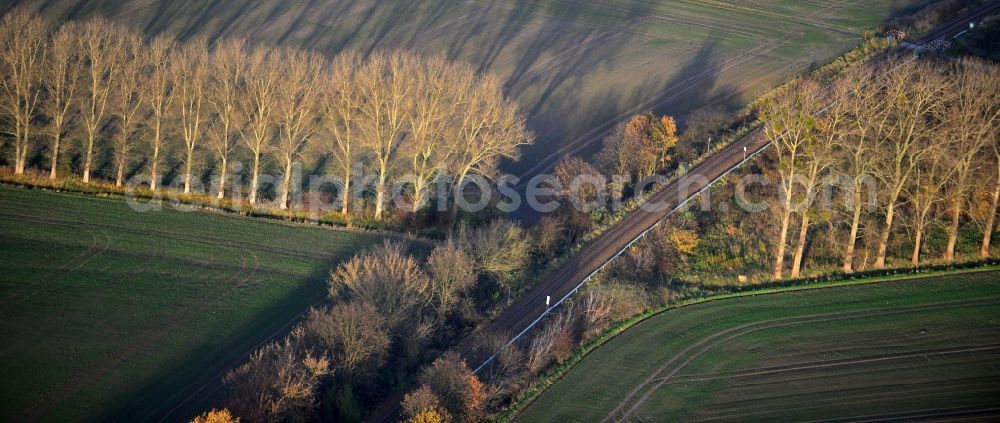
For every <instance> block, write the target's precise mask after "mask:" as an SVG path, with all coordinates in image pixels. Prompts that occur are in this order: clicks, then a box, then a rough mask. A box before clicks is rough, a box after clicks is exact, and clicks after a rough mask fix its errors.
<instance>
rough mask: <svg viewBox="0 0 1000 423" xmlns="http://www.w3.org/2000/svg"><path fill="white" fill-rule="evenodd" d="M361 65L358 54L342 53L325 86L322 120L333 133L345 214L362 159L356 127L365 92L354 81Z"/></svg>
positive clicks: (347, 212)
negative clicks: (353, 180)
mask: <svg viewBox="0 0 1000 423" xmlns="http://www.w3.org/2000/svg"><path fill="white" fill-rule="evenodd" d="M359 66H360V58H359V57H358V56H357V54H354V53H345V54H343V55H340V56H338V57H337V58H336V59H334V61H333V64H332V65H331V66H330V70H329V72H328V73H327V74H326V75H327V77H326V78H325V79H324V80H323V86H322V89H323V94H324V97H323V99H322V110H323V121H322V122H323V126H324V128H325V129H326V131H327V132H329V134H330V145H329V150H330V154H331V156H332V159H333V165H334V167H335V169H336V172H337V173H338V174H339V176H340V177H341V178H342V182H343V186H341V187H340V197H341V198H340V201H341V204H340V212H341V213H343V214H344V215H349V214H350V206H351V197H352V191H351V178H353V177H354V165H355V163H356V162H357V161H358V160H360V158H361V149H362V146H361V145H360V143H359V140H358V137H357V131H356V129H357V127H358V124H359V119H360V118H361V111H360V107H361V95H360V90H359V89H358V87H357V86H356V85H355V84H354V82H353V80H354V76H355V73H356V72H357V71H358V67H359Z"/></svg>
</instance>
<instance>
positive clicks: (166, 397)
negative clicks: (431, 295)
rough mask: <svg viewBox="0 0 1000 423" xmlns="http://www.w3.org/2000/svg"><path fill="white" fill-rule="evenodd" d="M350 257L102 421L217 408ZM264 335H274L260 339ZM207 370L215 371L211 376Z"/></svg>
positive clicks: (329, 265)
mask: <svg viewBox="0 0 1000 423" xmlns="http://www.w3.org/2000/svg"><path fill="white" fill-rule="evenodd" d="M422 248H423V247H420V246H412V247H411V252H412V253H414V254H417V255H418V256H420V255H422V254H426V251H423V249H422ZM337 254H339V253H337ZM345 257H346V256H345ZM345 257H340V258H336V259H332V260H329V261H327V262H326V263H325V264H322V265H318V266H316V267H315V269H314V270H313V271H312V273H310V274H309V275H308V276H307V277H305V278H301V279H298V280H297V281H284V283H296V284H297V287H296V288H295V289H294V290H292V291H291V292H289V293H288V295H285V296H284V297H282V298H280V299H278V300H277V301H275V302H273V304H272V305H271V306H270V307H268V308H266V309H264V310H262V311H260V312H259V313H257V315H256V316H255V317H254V318H252V319H250V320H249V321H248V322H247V323H246V324H245V325H244V326H243V327H240V328H234V329H233V330H232V331H231V332H230V333H229V334H228V335H226V334H223V333H219V334H215V335H216V336H212V337H210V338H212V339H213V340H212V341H211V342H210V343H207V344H205V345H201V346H198V347H197V348H195V349H194V350H193V351H192V352H191V353H189V354H187V355H186V356H183V357H181V358H179V359H178V360H176V361H175V362H172V363H170V364H169V365H168V366H164V369H163V370H162V371H161V372H159V373H158V375H157V376H156V377H154V378H152V380H151V381H150V382H149V383H147V384H146V385H144V386H142V387H137V388H136V389H135V390H134V392H135V393H134V395H131V396H130V397H128V398H122V399H121V401H116V403H118V404H121V406H120V407H118V408H115V409H113V410H109V411H108V413H107V414H106V415H104V416H101V420H103V421H115V422H162V421H186V420H188V419H190V418H192V417H193V416H194V415H195V414H198V413H201V412H203V411H205V410H208V409H210V408H211V407H212V406H218V404H219V401H221V400H223V399H224V395H225V393H226V392H225V386H224V384H223V382H222V378H223V377H224V376H225V373H226V372H227V371H228V370H229V369H232V368H235V367H236V366H239V365H240V364H242V363H244V362H245V361H246V360H247V359H248V358H249V354H250V353H251V352H252V351H253V350H255V349H257V348H259V347H260V346H262V345H264V344H266V343H268V342H272V341H275V340H279V339H281V337H283V336H285V335H286V334H287V333H288V332H289V331H290V330H291V328H292V327H293V326H294V325H295V324H296V323H298V322H299V321H300V320H301V318H303V317H304V312H305V311H307V310H308V308H307V306H316V305H320V304H324V303H325V302H326V298H327V289H328V288H327V281H328V279H329V276H330V271H331V270H332V269H334V268H336V266H337V265H339V264H340V263H341V262H342V261H343V260H344V259H345ZM262 270H264V272H260V273H258V275H257V279H260V278H261V277H265V278H271V279H272V280H270V281H269V282H275V281H274V280H273V278H274V277H275V276H280V275H274V274H272V273H271V272H268V271H267V269H262ZM251 285H252V284H251ZM246 289H250V288H246ZM223 295H233V293H232V292H229V291H227V292H225V293H223ZM300 311H301V313H300ZM205 312H208V311H205ZM213 312H227V310H224V309H220V310H215V311H213ZM261 333H267V334H269V335H268V336H266V337H265V338H263V339H259V335H260V334H261ZM206 370H210V371H209V372H207V373H206Z"/></svg>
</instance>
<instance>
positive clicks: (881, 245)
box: [875, 203, 896, 269]
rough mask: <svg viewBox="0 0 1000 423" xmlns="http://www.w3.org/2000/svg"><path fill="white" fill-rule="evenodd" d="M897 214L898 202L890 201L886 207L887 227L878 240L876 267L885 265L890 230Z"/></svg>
mask: <svg viewBox="0 0 1000 423" xmlns="http://www.w3.org/2000/svg"><path fill="white" fill-rule="evenodd" d="M895 214H896V204H895V203H889V208H888V209H886V213H885V227H884V228H882V233H881V234H880V236H879V240H878V255H876V256H875V268H876V269H882V268H884V267H885V252H886V250H887V249H888V248H889V232H891V231H892V220H893V218H894V217H895Z"/></svg>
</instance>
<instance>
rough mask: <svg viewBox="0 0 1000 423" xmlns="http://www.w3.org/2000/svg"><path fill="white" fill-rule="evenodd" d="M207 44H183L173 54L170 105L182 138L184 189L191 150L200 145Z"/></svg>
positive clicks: (188, 184)
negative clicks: (172, 101) (171, 103)
mask: <svg viewBox="0 0 1000 423" xmlns="http://www.w3.org/2000/svg"><path fill="white" fill-rule="evenodd" d="M207 58H208V47H207V45H206V43H205V41H204V40H197V41H192V42H189V43H187V44H185V45H184V47H183V48H182V49H180V50H179V51H178V52H177V54H175V55H174V65H173V67H172V68H171V69H172V71H173V72H172V74H173V88H174V95H175V101H174V107H175V109H176V113H177V118H178V119H177V121H178V124H179V125H180V128H181V136H182V137H183V139H184V193H185V194H187V193H190V192H191V179H192V168H193V166H194V160H195V157H194V151H195V149H196V148H198V147H199V146H200V145H201V142H202V136H203V135H204V131H205V128H204V124H205V120H206V114H207V112H208V107H206V106H205V98H206V91H207V88H208V87H207V85H208V64H207V63H206V61H207Z"/></svg>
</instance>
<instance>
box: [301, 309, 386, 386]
mask: <svg viewBox="0 0 1000 423" xmlns="http://www.w3.org/2000/svg"><path fill="white" fill-rule="evenodd" d="M306 328H307V329H308V331H309V333H310V334H312V335H313V336H314V337H316V338H317V339H318V340H319V341H320V343H321V344H322V345H323V347H324V348H325V350H326V351H329V352H330V356H331V358H332V359H333V364H334V366H336V367H337V368H338V369H340V370H342V371H343V373H344V375H345V377H346V378H347V379H348V380H351V379H352V378H355V377H358V373H359V371H360V370H361V369H362V368H363V367H364V366H365V365H366V364H374V365H377V364H378V363H379V362H381V360H383V359H384V358H385V355H386V353H387V352H388V351H389V345H390V340H389V335H388V334H387V333H386V329H385V319H384V318H383V317H382V316H381V315H380V314H379V313H378V311H377V310H375V309H374V308H373V307H372V306H371V305H370V304H367V303H359V302H350V303H341V304H336V305H334V306H332V307H330V309H329V310H326V311H320V310H315V309H314V310H312V311H311V312H310V313H309V317H308V319H307V320H306Z"/></svg>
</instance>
